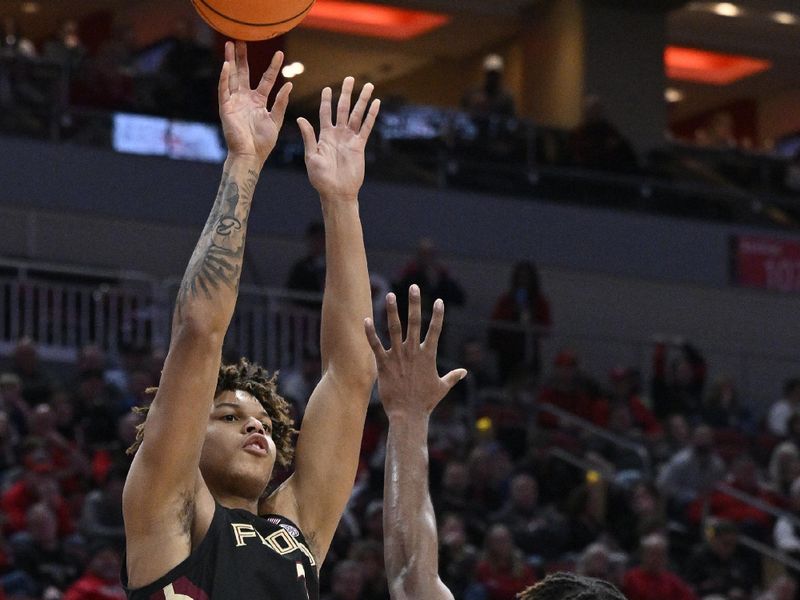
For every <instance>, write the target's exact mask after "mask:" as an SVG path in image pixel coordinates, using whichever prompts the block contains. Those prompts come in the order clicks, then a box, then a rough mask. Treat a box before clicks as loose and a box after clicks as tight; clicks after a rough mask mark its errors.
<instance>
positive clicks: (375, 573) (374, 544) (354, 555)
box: [350, 513, 389, 600]
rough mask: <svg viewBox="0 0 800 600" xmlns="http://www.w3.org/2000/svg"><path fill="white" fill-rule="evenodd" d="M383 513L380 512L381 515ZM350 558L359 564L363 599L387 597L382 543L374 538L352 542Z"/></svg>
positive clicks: (370, 599)
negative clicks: (362, 583) (362, 582)
mask: <svg viewBox="0 0 800 600" xmlns="http://www.w3.org/2000/svg"><path fill="white" fill-rule="evenodd" d="M382 516H383V513H381V517H382ZM350 558H351V559H352V560H355V561H356V562H357V563H359V564H360V565H361V573H362V575H363V580H364V588H363V591H362V593H361V596H362V598H363V600H384V599H385V598H388V597H389V588H388V584H387V582H386V569H385V567H384V564H383V544H382V543H381V542H379V541H376V540H360V541H357V542H356V543H355V544H353V546H352V548H351V550H350Z"/></svg>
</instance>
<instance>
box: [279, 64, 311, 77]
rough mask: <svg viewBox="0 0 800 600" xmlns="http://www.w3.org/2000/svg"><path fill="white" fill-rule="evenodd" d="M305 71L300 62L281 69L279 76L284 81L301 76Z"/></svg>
mask: <svg viewBox="0 0 800 600" xmlns="http://www.w3.org/2000/svg"><path fill="white" fill-rule="evenodd" d="M305 70H306V67H305V65H304V64H303V63H301V62H293V63H292V64H290V65H286V66H285V67H283V69H281V75H283V76H284V77H285V78H286V79H291V78H292V77H297V76H298V75H302V74H303V73H304V72H305Z"/></svg>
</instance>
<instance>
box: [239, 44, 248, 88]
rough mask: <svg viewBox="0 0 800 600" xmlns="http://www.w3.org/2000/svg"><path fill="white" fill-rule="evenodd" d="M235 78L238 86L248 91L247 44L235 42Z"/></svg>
mask: <svg viewBox="0 0 800 600" xmlns="http://www.w3.org/2000/svg"><path fill="white" fill-rule="evenodd" d="M236 76H237V78H238V80H239V85H243V86H245V87H246V89H248V90H249V89H250V65H248V64H247V44H245V43H244V42H239V41H237V42H236Z"/></svg>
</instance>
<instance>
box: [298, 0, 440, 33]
mask: <svg viewBox="0 0 800 600" xmlns="http://www.w3.org/2000/svg"><path fill="white" fill-rule="evenodd" d="M450 20H451V17H450V16H449V15H446V14H442V13H435V12H430V11H424V10H410V9H407V8H399V7H397V6H388V5H385V4H370V3H366V2H352V1H350V0H317V2H316V3H315V4H314V7H313V8H312V9H311V11H310V12H309V13H308V16H307V17H306V18H305V19H304V20H303V23H302V25H301V26H302V27H310V28H313V29H326V30H328V31H334V32H337V33H345V34H351V35H364V36H371V37H380V38H384V39H390V40H408V39H411V38H414V37H417V36H419V35H422V34H424V33H428V32H429V31H433V30H434V29H438V28H440V27H442V26H444V25H446V24H447V23H449V22H450Z"/></svg>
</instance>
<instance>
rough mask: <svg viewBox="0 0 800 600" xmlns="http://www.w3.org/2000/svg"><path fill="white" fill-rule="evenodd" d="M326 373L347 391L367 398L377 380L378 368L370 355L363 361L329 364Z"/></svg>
mask: <svg viewBox="0 0 800 600" xmlns="http://www.w3.org/2000/svg"><path fill="white" fill-rule="evenodd" d="M326 371H327V372H328V373H330V374H331V375H332V376H333V377H334V379H336V380H337V381H338V382H339V383H340V384H342V385H343V386H344V387H346V388H347V389H348V390H352V391H354V392H355V393H356V394H357V395H359V396H365V397H367V398H368V397H369V395H370V394H371V393H372V388H373V386H374V385H375V381H376V380H377V379H378V367H377V365H376V364H375V357H374V356H373V355H372V354H370V356H369V357H367V358H365V359H362V360H352V361H349V362H347V363H346V364H336V363H331V364H329V365H328V367H327V369H326Z"/></svg>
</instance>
